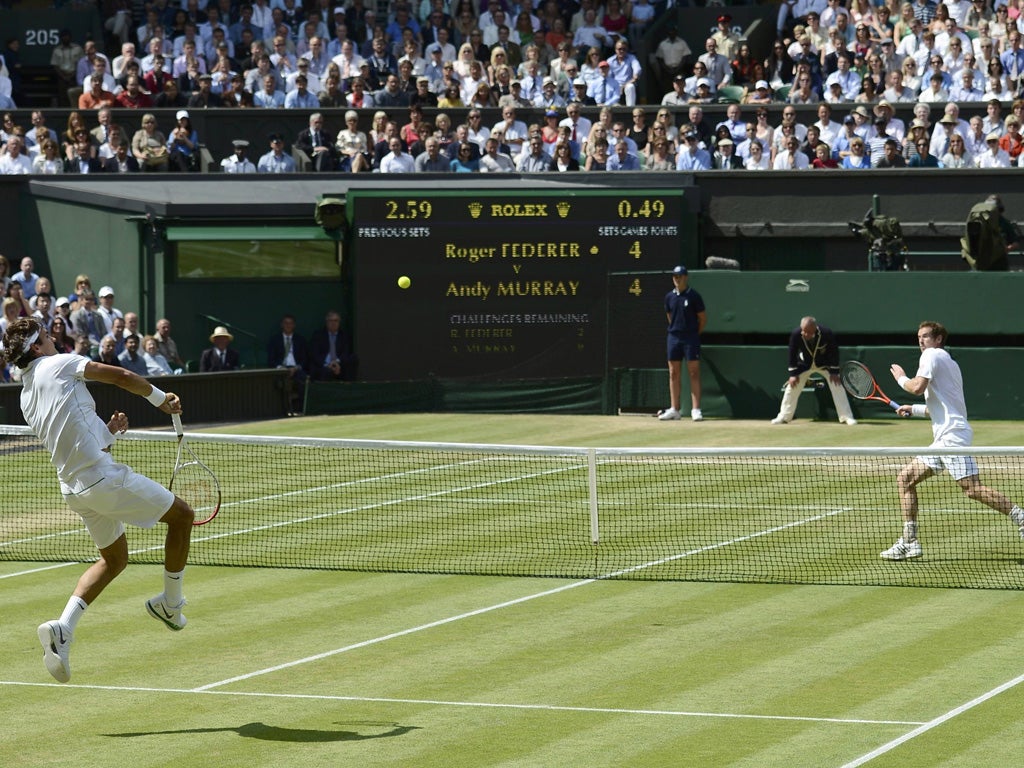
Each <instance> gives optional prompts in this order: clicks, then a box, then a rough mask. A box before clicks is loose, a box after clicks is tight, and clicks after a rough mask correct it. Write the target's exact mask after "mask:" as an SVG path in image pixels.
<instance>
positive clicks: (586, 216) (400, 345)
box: [346, 188, 693, 381]
mask: <svg viewBox="0 0 1024 768" xmlns="http://www.w3.org/2000/svg"><path fill="white" fill-rule="evenodd" d="M683 197H684V193H683V191H682V190H680V189H668V190H666V189H660V190H636V189H630V190H623V191H616V190H609V189H600V190H591V189H587V190H564V189H560V190H557V191H551V190H543V191H530V192H523V191H521V190H502V191H493V190H460V191H437V192H434V191H428V190H422V191H421V190H410V189H408V188H406V189H402V190H380V189H374V190H360V189H350V190H349V193H348V199H347V203H346V208H347V215H348V218H349V221H350V231H349V236H350V241H349V243H350V251H349V252H350V253H351V254H352V261H351V263H350V266H351V268H352V273H351V274H352V279H353V294H352V295H353V302H354V307H353V309H354V312H353V319H354V325H355V328H354V331H355V332H354V336H355V346H356V351H357V353H358V355H359V359H360V364H359V368H360V378H362V379H364V380H369V381H381V380H400V379H421V378H425V377H429V376H436V377H439V378H466V377H476V378H481V379H496V378H503V379H516V378H561V377H575V378H579V377H589V376H601V375H604V373H605V371H606V369H607V365H608V359H607V356H608V348H609V340H608V332H609V328H608V324H609V306H610V297H609V288H610V286H611V285H612V284H613V280H612V273H615V274H617V275H619V276H620V277H619V278H618V279H617V280H615V281H614V283H615V284H616V285H618V286H620V287H621V290H620V291H618V292H621V293H623V294H624V298H625V299H627V300H630V299H631V300H633V301H636V302H644V303H646V304H649V307H646V309H647V310H649V312H650V313H651V316H652V317H654V318H657V320H656V322H657V327H660V328H664V322H663V321H664V312H663V310H662V309H661V306H662V305H661V300H662V297H663V296H664V293H665V292H666V291H667V290H669V289H671V280H670V279H669V278H668V276H667V275H666V276H665V277H664V278H663V279H660V280H659V281H658V284H659V288H658V291H659V292H657V293H656V294H653V293H651V292H650V291H646V292H642V291H641V290H640V287H639V286H640V285H641V281H640V280H639V279H636V280H628V279H627V280H626V281H625V282H623V280H622V278H621V274H622V273H624V272H638V273H640V272H646V273H648V274H649V273H651V272H659V271H664V272H665V273H667V272H669V271H670V270H671V269H672V267H674V266H675V265H676V264H680V263H683V262H684V253H683V243H684V242H685V241H686V238H684V237H683V230H684V229H686V230H687V231H689V230H691V229H692V227H690V226H689V225H687V226H685V227H684V221H688V220H690V219H692V218H693V214H690V213H688V212H687V210H686V206H685V205H684V200H683ZM400 277H408V278H409V279H410V281H411V282H410V285H409V287H408V288H402V287H400V286H399V284H398V280H399V278H400ZM662 289H664V290H662ZM641 294H642V295H641ZM622 300H623V297H617V298H616V301H622ZM617 330H618V331H619V332H620V333H626V334H629V333H631V330H630V329H629V328H619V329H617ZM662 346H663V340H662V339H658V340H657V348H658V349H661V347H662ZM650 362H651V363H654V362H655V361H653V360H652V361H650ZM659 362H660V360H659Z"/></svg>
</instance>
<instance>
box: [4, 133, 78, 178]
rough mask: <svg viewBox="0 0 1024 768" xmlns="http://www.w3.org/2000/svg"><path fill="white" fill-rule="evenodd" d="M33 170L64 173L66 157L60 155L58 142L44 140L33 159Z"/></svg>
mask: <svg viewBox="0 0 1024 768" xmlns="http://www.w3.org/2000/svg"><path fill="white" fill-rule="evenodd" d="M0 162H2V161H0ZM32 172H33V173H35V174H37V175H53V174H58V173H64V159H63V158H62V157H61V156H60V149H59V147H58V146H57V142H55V141H51V140H50V139H44V140H43V143H42V145H41V149H40V152H39V154H38V155H36V159H35V160H33V161H32Z"/></svg>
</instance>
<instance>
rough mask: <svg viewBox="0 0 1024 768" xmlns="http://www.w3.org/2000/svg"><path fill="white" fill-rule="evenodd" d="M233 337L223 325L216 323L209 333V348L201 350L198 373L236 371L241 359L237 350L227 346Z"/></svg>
mask: <svg viewBox="0 0 1024 768" xmlns="http://www.w3.org/2000/svg"><path fill="white" fill-rule="evenodd" d="M234 340H235V337H234V336H232V335H231V333H230V331H228V329H227V328H225V327H224V326H223V325H218V326H217V327H216V328H214V329H213V333H211V334H210V343H211V344H213V346H212V347H210V348H209V349H204V350H203V355H202V357H200V358H199V371H200V373H214V372H216V371H237V370H238V369H239V368H240V367H241V360H240V359H239V357H238V352H237V351H236V350H234V349H231V347H230V346H229V345H230V344H231V342H232V341H234Z"/></svg>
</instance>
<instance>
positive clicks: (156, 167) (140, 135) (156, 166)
mask: <svg viewBox="0 0 1024 768" xmlns="http://www.w3.org/2000/svg"><path fill="white" fill-rule="evenodd" d="M132 155H134V156H135V159H136V160H138V161H139V166H140V167H141V168H142V169H143V170H144V171H147V172H164V171H167V169H168V152H167V138H166V137H165V136H164V135H163V134H162V133H161V132H160V131H159V130H157V127H156V116H154V115H152V114H149V113H147V114H145V115H143V116H142V128H140V129H139V130H138V131H136V132H135V135H134V136H133V137H132Z"/></svg>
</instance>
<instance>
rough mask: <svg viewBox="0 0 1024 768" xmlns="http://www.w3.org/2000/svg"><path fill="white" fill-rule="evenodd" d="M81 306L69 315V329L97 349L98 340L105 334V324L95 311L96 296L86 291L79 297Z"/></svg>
mask: <svg viewBox="0 0 1024 768" xmlns="http://www.w3.org/2000/svg"><path fill="white" fill-rule="evenodd" d="M80 303H81V306H79V308H78V309H76V310H75V311H74V312H72V313H71V329H72V330H73V331H74V332H75V335H76V336H79V337H83V338H87V339H88V340H89V344H90V346H92V347H95V348H99V346H100V339H102V338H103V337H104V336H105V335H106V333H107V324H106V323H104V322H103V317H102V316H101V315H100V313H99V312H97V311H96V294H95V293H93V292H92V291H87V292H85V293H83V294H82V296H81V297H80Z"/></svg>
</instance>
